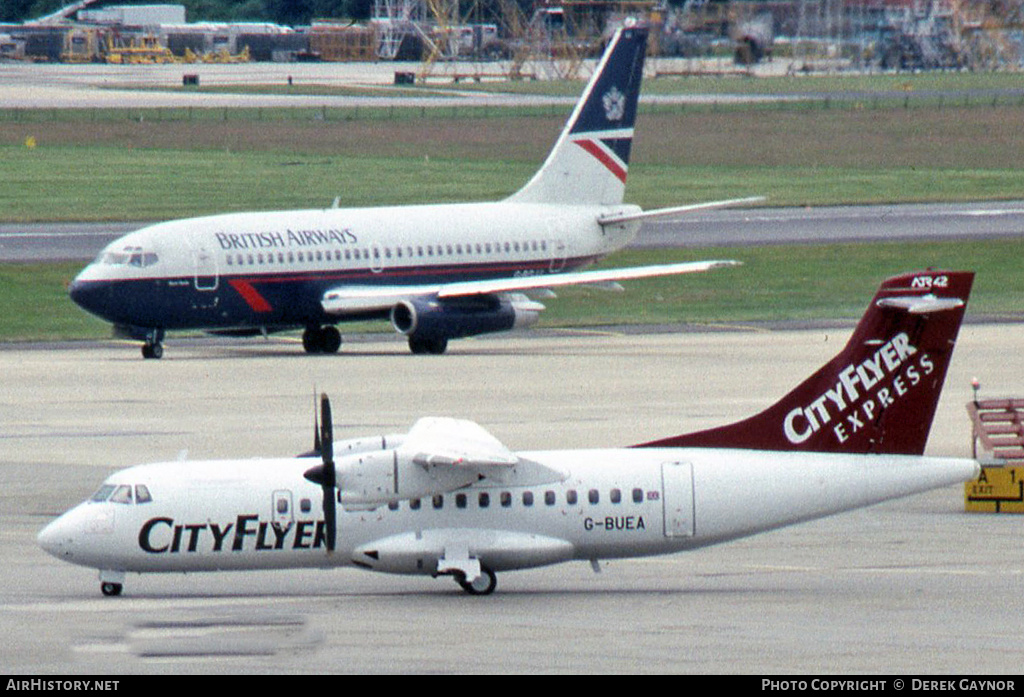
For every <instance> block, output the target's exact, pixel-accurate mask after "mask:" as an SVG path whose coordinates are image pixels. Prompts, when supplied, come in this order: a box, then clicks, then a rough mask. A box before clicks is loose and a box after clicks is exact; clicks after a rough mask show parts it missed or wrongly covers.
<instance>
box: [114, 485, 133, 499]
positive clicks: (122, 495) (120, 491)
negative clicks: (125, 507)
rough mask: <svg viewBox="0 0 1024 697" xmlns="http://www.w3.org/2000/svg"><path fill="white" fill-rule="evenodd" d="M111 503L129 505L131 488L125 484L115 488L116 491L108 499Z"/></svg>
mask: <svg viewBox="0 0 1024 697" xmlns="http://www.w3.org/2000/svg"><path fill="white" fill-rule="evenodd" d="M110 502H111V503H131V502H132V488H131V487H130V486H128V485H127V484H122V485H121V486H119V487H117V491H115V492H114V495H113V496H111V497H110Z"/></svg>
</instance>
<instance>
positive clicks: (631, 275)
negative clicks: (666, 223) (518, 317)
mask: <svg viewBox="0 0 1024 697" xmlns="http://www.w3.org/2000/svg"><path fill="white" fill-rule="evenodd" d="M739 264H740V262H738V261H693V262H682V263H678V264H657V265H654V266H636V267H632V268H624V269H595V270H591V271H570V272H568V273H556V274H543V275H538V276H518V277H514V278H511V277H510V278H496V279H489V280H482V281H461V282H456V283H440V284H429V285H410V286H401V285H389V286H345V287H341V288H336V289H333V290H329V291H327V292H326V293H325V294H324V297H323V299H322V300H321V305H322V306H323V308H324V311H325V312H327V313H329V314H345V313H347V312H369V311H374V310H387V309H389V308H391V307H393V306H394V305H395V304H397V303H398V302H400V301H401V300H403V299H407V298H417V297H437V298H441V299H443V298H457V297H467V296H472V295H489V294H494V293H514V292H521V291H526V290H541V289H549V288H554V287H557V286H567V285H583V284H607V283H613V282H615V281H625V280H630V279H636V278H651V277H654V276H671V275H676V274H685V273H697V272H700V271H710V270H711V269H717V268H724V267H728V266H738V265H739ZM536 309H542V307H541V306H538V308H536Z"/></svg>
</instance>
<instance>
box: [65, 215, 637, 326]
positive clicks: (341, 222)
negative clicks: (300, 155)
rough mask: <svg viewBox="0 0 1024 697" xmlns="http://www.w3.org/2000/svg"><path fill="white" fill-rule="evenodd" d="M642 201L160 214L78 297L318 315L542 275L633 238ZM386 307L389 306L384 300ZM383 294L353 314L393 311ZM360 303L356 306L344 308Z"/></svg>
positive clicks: (119, 247) (260, 318)
mask: <svg viewBox="0 0 1024 697" xmlns="http://www.w3.org/2000/svg"><path fill="white" fill-rule="evenodd" d="M636 211H639V208H637V207H635V206H626V205H619V206H587V205H580V206H566V205H551V204H533V203H513V202H498V203H470V204H441V205H423V206H401V207H381V208H356V209H324V210H305V211H283V212H270V213H236V214H227V215H217V216H209V217H203V218H194V219H189V220H178V221H173V222H168V223H160V224H157V225H152V226H149V227H146V228H143V229H141V230H138V231H136V232H134V233H131V234H129V235H126V236H125V237H122V238H121V239H119V240H117V241H115V242H113V243H111V244H110V245H109V246H108V247H107V249H105V250H104V251H103V253H101V254H100V256H99V257H98V258H97V259H96V261H95V262H94V263H92V264H91V265H89V266H88V267H86V268H85V269H84V270H83V271H82V272H81V273H80V274H79V275H78V277H77V278H76V279H75V282H74V284H73V285H72V288H71V294H72V297H73V298H74V299H75V301H76V302H78V303H79V304H80V305H82V306H83V307H85V308H86V309H88V310H90V311H91V312H93V313H94V314H97V315H98V316H100V317H102V318H104V319H106V320H108V321H111V322H113V323H114V324H117V325H125V326H136V327H160V328H164V329H183V328H202V329H244V328H274V327H287V326H306V325H314V324H319V323H323V322H336V321H338V320H339V319H345V316H340V317H339V316H332V315H329V314H327V313H326V312H325V311H324V308H323V306H322V304H321V303H322V300H323V298H324V294H325V293H326V292H327V291H328V290H336V289H339V288H344V287H366V288H372V287H392V288H396V289H398V288H401V287H413V286H424V285H431V284H442V283H451V282H460V281H469V280H480V279H491V278H505V277H517V276H540V275H545V274H553V273H559V272H562V271H566V270H571V269H574V268H578V267H581V266H585V265H588V264H591V263H593V262H594V261H596V260H598V259H600V258H601V257H604V256H606V255H607V254H609V253H611V252H613V251H615V250H617V249H621V248H622V247H623V246H625V245H626V244H627V243H628V242H629V241H630V240H631V239H632V238H633V237H634V236H635V234H636V232H637V230H638V229H639V222H636V221H631V222H626V223H619V224H614V225H604V226H602V225H600V224H599V223H598V222H597V221H598V217H599V216H600V215H602V214H610V213H619V212H636ZM385 305H386V304H385ZM386 309H387V308H386V307H384V306H381V304H380V303H376V304H374V303H370V304H368V305H366V307H360V306H359V305H358V303H357V304H356V305H355V306H354V308H353V311H352V313H351V314H353V315H358V313H359V312H361V311H363V312H373V311H383V310H386ZM341 314H348V313H341Z"/></svg>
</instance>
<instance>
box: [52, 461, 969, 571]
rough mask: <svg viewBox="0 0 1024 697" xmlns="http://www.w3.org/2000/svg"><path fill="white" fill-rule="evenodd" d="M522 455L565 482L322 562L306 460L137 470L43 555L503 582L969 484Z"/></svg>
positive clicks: (127, 565) (131, 563)
mask: <svg viewBox="0 0 1024 697" xmlns="http://www.w3.org/2000/svg"><path fill="white" fill-rule="evenodd" d="M518 455H519V458H520V461H521V462H523V463H527V464H529V463H536V464H540V465H543V467H545V468H550V469H549V471H557V472H559V473H560V475H561V476H560V477H559V478H558V480H557V481H546V482H544V481H541V480H536V479H533V480H531V479H530V475H529V474H528V473H527V474H525V475H524V476H520V475H518V474H516V473H513V474H512V475H510V476H508V477H507V478H506V481H505V482H504V483H501V482H490V481H481V482H479V483H476V484H474V485H472V486H468V487H465V488H462V489H458V490H455V491H448V492H445V493H443V494H439V495H437V496H434V497H425V498H422V499H414V500H402V501H394V502H391V503H390V504H380V505H377V506H376V507H372V508H371V507H368V506H367V507H361V508H360V509H359V510H345V508H343V507H341V506H339V513H338V520H337V547H336V549H335V551H334V552H333V553H330V554H328V552H327V550H326V546H325V540H324V530H323V525H324V524H323V513H322V504H321V488H320V487H319V486H317V485H316V484H313V483H311V482H309V481H307V480H306V479H304V478H303V473H304V472H305V471H306V470H308V469H309V468H310V467H311V466H312V465H313V464H315V463H316V462H317V460H315V459H311V458H295V459H273V460H269V459H266V460H239V461H223V462H174V463H162V464H154V465H141V466H137V467H132V468H129V469H126V470H123V471H121V472H119V473H117V474H115V475H113V476H112V477H110V478H109V479H108V480H107V482H106V485H107V486H108V487H114V491H115V495H114V496H110V497H109V498H108V499H107V500H105V501H103V502H99V503H95V502H86V503H83V504H81V505H79V506H78V507H76V508H74V509H72V510H70V511H69V512H67V513H66V514H64V515H63V516H62V517H61V518H59V519H58V520H56V521H54V522H53V523H51V524H50V525H49V526H48V527H47V528H46V529H44V531H43V532H42V533H40V537H39V539H40V543H41V544H42V546H43V547H44V548H45V549H46V550H47V551H49V552H50V553H51V554H54V555H55V556H57V557H58V558H61V559H64V560H66V561H69V562H72V563H76V564H80V565H83V566H88V567H93V568H98V569H100V570H101V571H103V570H111V571H118V572H170V571H178V572H180V571H212V570H229V569H230V570H243V569H272V568H296V567H327V566H346V565H355V566H358V567H362V568H368V569H373V570H378V571H385V572H392V573H409V574H417V573H418V574H429V575H434V574H436V573H437V569H438V568H439V563H440V562H441V561H442V560H444V559H445V558H450V557H453V556H455V555H458V554H461V555H463V556H468V557H471V558H473V559H476V560H479V562H480V563H481V564H482V565H484V566H486V567H487V568H489V569H491V570H492V571H502V570H509V569H517V568H527V567H533V566H542V565H546V564H553V563H558V562H563V561H568V560H572V559H584V560H587V559H589V560H596V559H605V558H616V557H636V556H644V555H652V554H663V553H670V552H676V551H680V550H686V549H692V548H697V547H702V546H706V545H711V544H715V543H719V542H723V541H727V540H731V539H735V538H738V537H743V536H746V535H750V534H753V533H757V532H761V531H764V530H769V529H772V528H777V527H781V526H784V525H789V524H792V523H795V522H799V521H803V520H809V519H813V518H819V517H822V516H826V515H830V514H833V513H837V512H840V511H844V510H849V509H854V508H858V507H862V506H866V505H870V504H873V503H877V502H880V501H884V500H887V499H891V498H897V497H900V496H906V495H909V494H913V493H917V492H921V491H925V490H928V489H931V488H935V487H939V486H944V485H949V484H954V483H957V482H961V481H964V480H966V479H969V478H971V477H972V476H974V475H975V472H976V470H977V465H976V463H975V462H974V461H973V460H960V459H948V458H930V457H917V456H898V455H878V456H863V455H841V454H819V453H779V452H766V451H750V450H715V449H616V450H582V451H548V452H525V453H518ZM517 479H520V480H522V482H525V483H517ZM531 481H534V482H539V483H530V482H531ZM140 486H142V487H144V489H139V487H140ZM124 487H128V489H124ZM110 491H111V490H109V489H108V491H107V493H108V495H109V494H110ZM116 491H121V495H120V496H118V495H117V494H116ZM125 492H127V494H128V495H127V497H126V496H125ZM140 492H145V494H144V495H143V496H142V497H141V498H143V499H144V498H147V497H148V498H150V500H148V501H143V500H140V497H139V493H140ZM115 499H118V500H119V501H120V502H118V501H115Z"/></svg>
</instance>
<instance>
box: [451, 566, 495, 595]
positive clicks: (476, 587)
mask: <svg viewBox="0 0 1024 697" xmlns="http://www.w3.org/2000/svg"><path fill="white" fill-rule="evenodd" d="M455 580H456V581H457V582H458V584H459V585H460V586H462V590H464V591H466V592H467V593H469V594H470V595H490V594H491V593H493V592H494V588H495V587H496V586H497V585H498V577H497V576H496V575H495V573H494V572H493V571H491V570H490V569H487V568H481V569H480V575H479V576H477V578H476V580H475V581H473V582H472V583H469V582H467V581H466V580H464V577H462V576H456V578H455Z"/></svg>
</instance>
